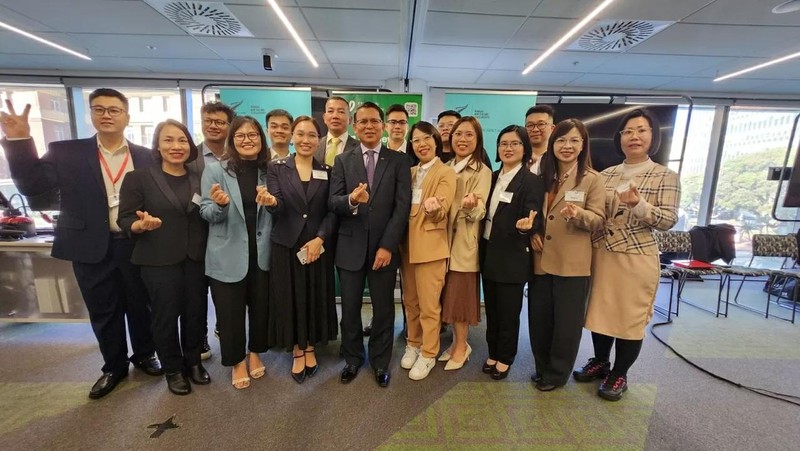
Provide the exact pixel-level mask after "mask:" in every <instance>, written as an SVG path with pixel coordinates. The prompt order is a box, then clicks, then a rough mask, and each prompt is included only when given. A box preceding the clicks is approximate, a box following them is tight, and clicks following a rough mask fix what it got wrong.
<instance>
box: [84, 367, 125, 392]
mask: <svg viewBox="0 0 800 451" xmlns="http://www.w3.org/2000/svg"><path fill="white" fill-rule="evenodd" d="M126 377H128V372H127V371H125V372H124V373H103V375H102V376H100V379H97V382H95V383H94V385H93V386H92V389H91V390H89V398H91V399H100V398H102V397H103V396H105V395H107V394H109V393H111V391H112V390H114V388H116V386H117V384H119V383H120V381H122V379H125V378H126Z"/></svg>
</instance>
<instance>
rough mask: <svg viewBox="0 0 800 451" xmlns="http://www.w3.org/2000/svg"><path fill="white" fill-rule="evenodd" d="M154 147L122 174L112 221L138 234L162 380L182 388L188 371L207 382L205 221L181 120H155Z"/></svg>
mask: <svg viewBox="0 0 800 451" xmlns="http://www.w3.org/2000/svg"><path fill="white" fill-rule="evenodd" d="M153 149H155V150H154V152H153V155H154V158H155V159H156V161H157V162H158V164H157V165H155V166H151V167H148V168H141V169H136V170H134V171H133V172H131V173H130V174H128V175H127V176H125V180H124V181H123V183H122V188H121V189H120V206H119V219H118V221H117V223H118V224H119V226H120V228H122V230H124V231H125V232H126V233H129V234H131V235H132V236H133V238H134V240H135V245H134V249H133V255H132V257H131V262H132V263H134V264H136V265H140V266H141V274H142V280H143V281H144V284H145V286H146V287H147V291H148V292H149V294H150V302H151V303H150V307H151V309H152V318H153V339H154V341H155V344H156V350H157V352H158V356H159V358H160V359H161V362H162V364H163V366H164V372H165V373H166V377H167V386H168V387H169V390H170V391H171V392H172V393H175V394H176V395H187V394H189V393H191V391H192V386H191V384H190V383H189V380H188V379H187V378H186V375H188V376H189V378H190V379H191V380H192V382H194V383H195V384H201V385H204V384H208V383H209V382H211V378H210V377H209V376H208V373H207V372H206V370H205V368H203V365H202V364H201V363H200V353H201V352H202V349H203V339H204V337H205V322H206V314H207V310H208V300H207V298H206V284H205V270H204V264H203V263H204V259H205V252H206V239H207V236H208V225H207V224H206V222H205V221H203V219H202V218H201V217H200V213H199V204H200V195H199V193H200V174H198V173H196V172H194V171H190V170H189V169H187V166H186V163H189V162H191V161H193V160H194V159H195V158H197V154H198V151H197V147H196V146H195V145H194V142H192V137H191V134H190V133H189V130H188V129H187V128H186V126H184V125H183V124H181V123H180V122H177V121H174V120H171V119H170V120H167V121H165V122H162V123H160V124H158V126H157V127H156V130H155V134H154V139H153ZM179 321H180V335H179V332H178V322H179Z"/></svg>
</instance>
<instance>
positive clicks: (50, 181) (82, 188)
mask: <svg viewBox="0 0 800 451" xmlns="http://www.w3.org/2000/svg"><path fill="white" fill-rule="evenodd" d="M2 145H3V147H4V148H5V149H6V159H7V160H8V165H9V168H10V169H11V177H12V178H13V179H14V183H15V184H16V185H17V188H18V189H19V191H20V192H21V193H22V194H24V195H26V196H37V195H42V194H46V193H49V192H52V191H53V190H57V191H58V192H59V195H60V197H61V213H60V214H59V216H58V222H57V223H56V229H55V240H54V242H53V251H52V255H53V257H55V258H60V259H62V260H70V261H73V262H78V263H98V262H100V261H101V260H102V259H103V257H105V256H106V252H107V250H108V244H109V240H110V238H111V234H110V233H109V224H108V195H107V194H106V188H105V183H103V173H102V172H101V171H102V169H101V168H100V160H99V159H98V156H97V136H96V135H95V136H92V137H91V138H87V139H76V140H70V141H58V142H54V143H51V144H50V146H48V151H47V153H46V154H45V155H44V156H43V157H41V158H39V156H38V154H37V153H36V145H35V144H34V142H33V139H23V140H15V141H8V140H6V139H3V140H2ZM129 150H130V153H131V158H132V159H133V167H134V169H142V168H146V167H148V166H151V165H152V164H153V156H152V154H151V152H150V149H147V148H144V147H141V146H137V145H135V144H129Z"/></svg>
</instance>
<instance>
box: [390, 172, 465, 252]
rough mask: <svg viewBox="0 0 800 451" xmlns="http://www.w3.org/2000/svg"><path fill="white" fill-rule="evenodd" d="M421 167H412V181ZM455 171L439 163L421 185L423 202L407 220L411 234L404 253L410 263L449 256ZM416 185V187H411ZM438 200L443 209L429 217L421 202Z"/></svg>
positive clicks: (455, 183)
mask: <svg viewBox="0 0 800 451" xmlns="http://www.w3.org/2000/svg"><path fill="white" fill-rule="evenodd" d="M418 169H419V166H416V167H413V168H411V180H414V177H415V176H416V174H417V170H418ZM456 180H457V178H456V172H455V171H454V170H453V169H452V168H451V167H449V166H447V165H446V164H444V163H442V162H441V161H440V160H436V162H435V163H434V164H433V166H431V168H430V169H429V170H428V173H427V174H425V180H423V182H422V188H421V190H422V195H421V196H420V203H416V204H414V203H412V204H411V211H410V213H409V218H408V233H407V234H406V239H405V243H404V245H403V250H402V251H401V252H408V261H409V263H427V262H432V261H436V260H444V259H446V258H449V257H450V234H451V230H452V223H451V222H450V206H451V205H453V198H454V197H455V195H456V185H457V181H456ZM412 186H413V185H412ZM429 197H436V198H439V199H440V201H441V204H442V208H441V209H440V210H439V211H437V212H436V213H433V214H430V215H426V214H425V211H424V209H423V207H422V202H423V201H424V200H425V199H427V198H429Z"/></svg>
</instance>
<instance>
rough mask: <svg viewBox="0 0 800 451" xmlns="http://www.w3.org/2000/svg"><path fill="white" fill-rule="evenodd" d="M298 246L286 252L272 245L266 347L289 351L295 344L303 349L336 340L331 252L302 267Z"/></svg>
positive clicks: (285, 249) (284, 248)
mask: <svg viewBox="0 0 800 451" xmlns="http://www.w3.org/2000/svg"><path fill="white" fill-rule="evenodd" d="M302 244H305V242H303V243H302ZM302 244H301V245H300V246H302ZM300 246H298V247H297V248H292V249H290V248H288V247H285V246H281V245H280V244H277V243H275V242H273V243H272V261H271V264H270V278H271V280H272V281H273V282H272V283H271V284H270V296H269V326H268V331H267V332H268V340H269V346H270V347H279V348H285V349H292V348H293V347H294V345H296V344H297V345H300V349H305V348H306V347H308V346H314V345H317V344H326V343H327V342H328V341H329V340H335V339H336V335H337V332H338V319H337V317H336V298H335V293H334V289H335V288H334V276H333V259H332V258H331V253H330V251H329V250H326V252H324V253H323V254H322V255H321V256H320V258H319V259H318V260H317V261H315V262H314V263H311V264H309V265H303V264H300V261H299V260H298V259H297V252H299V251H300Z"/></svg>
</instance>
